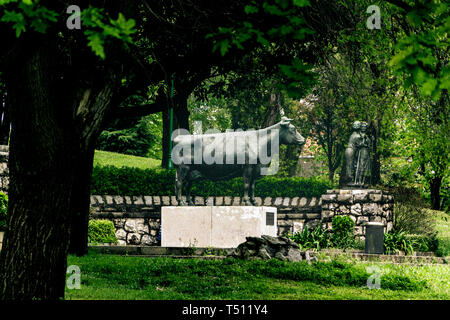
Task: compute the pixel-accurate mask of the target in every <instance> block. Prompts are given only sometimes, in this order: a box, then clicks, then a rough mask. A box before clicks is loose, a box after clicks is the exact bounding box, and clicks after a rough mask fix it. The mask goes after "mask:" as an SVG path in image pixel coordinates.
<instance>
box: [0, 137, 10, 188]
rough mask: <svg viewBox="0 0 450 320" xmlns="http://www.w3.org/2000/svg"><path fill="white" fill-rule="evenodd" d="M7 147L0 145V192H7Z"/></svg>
mask: <svg viewBox="0 0 450 320" xmlns="http://www.w3.org/2000/svg"><path fill="white" fill-rule="evenodd" d="M8 159H9V147H8V146H5V145H0V192H3V193H8V185H9V170H8Z"/></svg>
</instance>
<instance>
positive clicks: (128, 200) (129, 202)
mask: <svg viewBox="0 0 450 320" xmlns="http://www.w3.org/2000/svg"><path fill="white" fill-rule="evenodd" d="M124 199H125V203H126V204H133V202H132V201H131V197H129V196H125V197H124Z"/></svg>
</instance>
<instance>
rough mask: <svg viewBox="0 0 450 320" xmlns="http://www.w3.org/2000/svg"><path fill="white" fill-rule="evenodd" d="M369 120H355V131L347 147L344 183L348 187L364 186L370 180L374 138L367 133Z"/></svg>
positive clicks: (353, 126) (353, 127)
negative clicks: (371, 152) (371, 151)
mask: <svg viewBox="0 0 450 320" xmlns="http://www.w3.org/2000/svg"><path fill="white" fill-rule="evenodd" d="M367 128H368V125H367V122H362V121H355V122H354V123H353V125H352V129H353V132H352V134H351V135H350V138H349V140H348V145H347V149H345V154H344V155H345V166H344V168H343V169H344V170H342V171H343V173H344V179H343V181H342V182H343V184H344V185H345V186H347V187H359V188H364V187H367V185H368V184H369V182H370V171H371V157H370V150H371V148H372V139H371V137H370V136H369V135H368V133H367Z"/></svg>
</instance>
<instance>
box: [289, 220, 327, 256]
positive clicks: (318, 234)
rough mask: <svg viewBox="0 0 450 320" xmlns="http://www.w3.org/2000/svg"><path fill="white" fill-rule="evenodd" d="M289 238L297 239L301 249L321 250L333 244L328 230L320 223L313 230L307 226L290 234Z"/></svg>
mask: <svg viewBox="0 0 450 320" xmlns="http://www.w3.org/2000/svg"><path fill="white" fill-rule="evenodd" d="M288 238H290V239H291V240H293V241H295V242H296V243H297V244H298V245H299V246H300V249H316V250H320V249H323V248H328V247H329V246H330V244H331V242H330V238H329V235H328V232H327V230H326V229H324V228H322V225H320V224H319V225H318V226H317V227H316V228H314V229H313V230H312V231H309V230H308V227H306V226H305V228H304V229H303V230H302V231H299V232H296V233H294V234H289V235H288Z"/></svg>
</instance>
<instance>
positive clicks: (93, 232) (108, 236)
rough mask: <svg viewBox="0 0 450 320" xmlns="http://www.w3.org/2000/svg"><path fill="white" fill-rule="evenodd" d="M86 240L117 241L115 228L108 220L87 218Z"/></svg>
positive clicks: (97, 241) (94, 242)
mask: <svg viewBox="0 0 450 320" xmlns="http://www.w3.org/2000/svg"><path fill="white" fill-rule="evenodd" d="M88 242H89V243H93V244H97V243H117V238H116V228H115V227H114V223H112V221H109V220H89V227H88Z"/></svg>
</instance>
